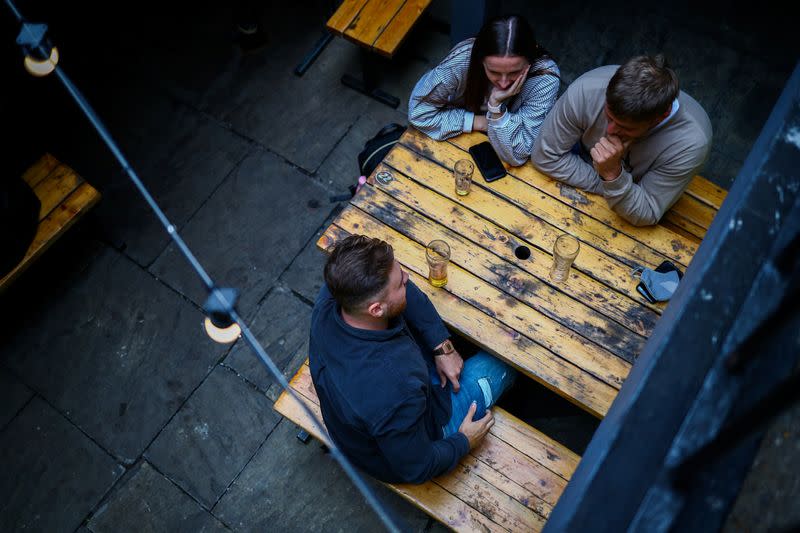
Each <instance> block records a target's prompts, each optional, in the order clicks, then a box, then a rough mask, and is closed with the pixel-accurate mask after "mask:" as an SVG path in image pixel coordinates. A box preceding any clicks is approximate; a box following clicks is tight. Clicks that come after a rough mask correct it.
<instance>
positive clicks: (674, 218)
mask: <svg viewBox="0 0 800 533" xmlns="http://www.w3.org/2000/svg"><path fill="white" fill-rule="evenodd" d="M659 224H660V225H662V226H664V227H666V228H669V229H670V230H671V231H674V232H676V233H680V234H681V235H683V236H685V237H686V238H687V239H693V240H694V241H695V242H696V243H698V244H700V242H701V241H702V240H703V237H705V236H706V229H705V228H702V227H700V226H698V225H697V224H695V223H694V222H692V221H690V220H687V219H686V218H685V217H682V216H681V215H679V214H677V213H673V212H672V211H667V212H666V213H664V217H663V218H662V219H661V221H660V222H659Z"/></svg>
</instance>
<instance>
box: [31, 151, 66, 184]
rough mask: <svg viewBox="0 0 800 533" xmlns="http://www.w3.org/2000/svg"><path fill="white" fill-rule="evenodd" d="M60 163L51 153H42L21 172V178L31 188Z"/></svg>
mask: <svg viewBox="0 0 800 533" xmlns="http://www.w3.org/2000/svg"><path fill="white" fill-rule="evenodd" d="M60 164H61V163H59V162H58V159H56V158H55V157H53V156H52V155H50V154H44V155H43V156H42V157H40V158H39V160H38V161H37V162H36V163H34V164H33V165H31V166H30V167H28V169H27V170H26V171H25V172H24V173H23V174H22V179H23V180H24V181H25V183H27V184H28V185H29V186H30V187H31V188H34V187H36V185H38V184H39V182H40V181H42V180H43V179H44V178H45V177H47V175H48V174H50V173H51V172H52V171H53V169H55V168H56V167H57V166H59V165H60Z"/></svg>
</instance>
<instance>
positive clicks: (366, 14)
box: [344, 0, 403, 48]
mask: <svg viewBox="0 0 800 533" xmlns="http://www.w3.org/2000/svg"><path fill="white" fill-rule="evenodd" d="M401 7H403V0H369V1H368V2H367V3H366V5H365V6H364V7H363V8H362V9H361V11H359V12H358V15H356V16H355V18H354V19H353V20H352V22H350V24H349V25H348V26H347V29H346V30H345V31H344V37H345V38H347V39H349V40H351V41H353V42H355V43H358V44H360V45H362V46H367V47H369V48H372V47H373V45H374V44H375V41H376V40H377V39H378V37H379V36H380V35H381V33H383V30H384V29H386V27H387V26H388V25H389V23H390V22H391V21H392V19H393V18H394V16H395V15H396V14H397V12H398V11H399V10H400V8H401Z"/></svg>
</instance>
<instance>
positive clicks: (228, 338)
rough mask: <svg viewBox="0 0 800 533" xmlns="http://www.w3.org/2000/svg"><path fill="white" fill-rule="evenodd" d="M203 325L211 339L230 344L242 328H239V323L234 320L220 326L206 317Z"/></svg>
mask: <svg viewBox="0 0 800 533" xmlns="http://www.w3.org/2000/svg"><path fill="white" fill-rule="evenodd" d="M204 325H205V328H206V333H208V336H209V337H211V340H213V341H216V342H218V343H220V344H230V343H232V342H234V341H235V340H236V339H238V338H239V336H240V335H241V334H242V328H240V327H239V324H237V323H236V322H233V323H232V324H231V325H230V326H227V327H220V326H217V325H216V324H214V323H213V322H212V321H211V319H210V318H208V317H206V319H205V322H204Z"/></svg>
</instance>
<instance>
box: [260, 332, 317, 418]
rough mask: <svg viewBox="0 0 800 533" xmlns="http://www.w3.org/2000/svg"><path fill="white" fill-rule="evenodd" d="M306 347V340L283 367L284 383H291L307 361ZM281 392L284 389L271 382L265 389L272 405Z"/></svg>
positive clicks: (307, 343) (307, 341)
mask: <svg viewBox="0 0 800 533" xmlns="http://www.w3.org/2000/svg"><path fill="white" fill-rule="evenodd" d="M308 346H309V339H308V338H306V341H305V342H304V343H303V345H302V346H300V348H298V349H297V350H296V351H295V352H294V354H293V355H292V357H291V358H290V359H289V361H288V362H287V363H286V364H285V365H284V367H283V377H284V378H286V381H291V380H292V378H293V377H294V375H295V374H297V371H298V370H300V366H301V365H302V364H303V363H304V362H305V361H306V359H308ZM283 391H284V389H283V387H282V386H281V385H280V383H278V382H273V383H272V385H270V386H269V388H268V389H267V392H266V395H267V397H268V398H269V399H270V400H272V403H273V404H274V403H275V402H277V401H278V397H279V396H280V395H281V393H283Z"/></svg>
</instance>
